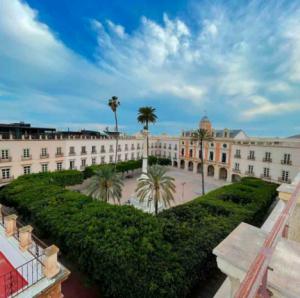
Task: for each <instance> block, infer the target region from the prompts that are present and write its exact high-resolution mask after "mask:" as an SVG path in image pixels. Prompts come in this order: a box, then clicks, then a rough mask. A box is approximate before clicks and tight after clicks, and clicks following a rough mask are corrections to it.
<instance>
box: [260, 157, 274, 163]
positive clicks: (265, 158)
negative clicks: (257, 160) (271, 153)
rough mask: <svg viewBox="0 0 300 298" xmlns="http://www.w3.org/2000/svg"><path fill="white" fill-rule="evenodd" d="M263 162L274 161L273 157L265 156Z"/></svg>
mask: <svg viewBox="0 0 300 298" xmlns="http://www.w3.org/2000/svg"><path fill="white" fill-rule="evenodd" d="M262 161H263V162H272V158H267V157H264V158H263V159H262Z"/></svg>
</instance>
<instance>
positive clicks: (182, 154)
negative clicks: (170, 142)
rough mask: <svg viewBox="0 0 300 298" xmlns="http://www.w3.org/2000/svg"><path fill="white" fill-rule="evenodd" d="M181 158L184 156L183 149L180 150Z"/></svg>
mask: <svg viewBox="0 0 300 298" xmlns="http://www.w3.org/2000/svg"><path fill="white" fill-rule="evenodd" d="M181 156H184V148H182V149H181Z"/></svg>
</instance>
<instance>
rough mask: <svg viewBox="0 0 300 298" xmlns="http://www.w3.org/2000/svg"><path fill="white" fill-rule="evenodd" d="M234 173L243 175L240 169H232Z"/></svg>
mask: <svg viewBox="0 0 300 298" xmlns="http://www.w3.org/2000/svg"><path fill="white" fill-rule="evenodd" d="M232 172H233V173H237V174H240V173H241V170H240V169H232Z"/></svg>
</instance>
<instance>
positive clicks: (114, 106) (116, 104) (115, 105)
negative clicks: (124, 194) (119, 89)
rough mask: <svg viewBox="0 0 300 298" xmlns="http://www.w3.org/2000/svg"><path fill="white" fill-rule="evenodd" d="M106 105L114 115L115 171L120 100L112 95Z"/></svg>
mask: <svg viewBox="0 0 300 298" xmlns="http://www.w3.org/2000/svg"><path fill="white" fill-rule="evenodd" d="M108 105H109V107H110V108H111V110H112V111H113V113H114V115H115V137H116V152H115V171H116V166H117V156H118V142H119V130H118V117H117V109H118V107H119V105H120V101H119V99H118V97H117V96H113V97H112V98H111V99H109V100H108Z"/></svg>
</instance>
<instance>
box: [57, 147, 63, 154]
mask: <svg viewBox="0 0 300 298" xmlns="http://www.w3.org/2000/svg"><path fill="white" fill-rule="evenodd" d="M61 154H62V150H61V147H57V148H56V155H61Z"/></svg>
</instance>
